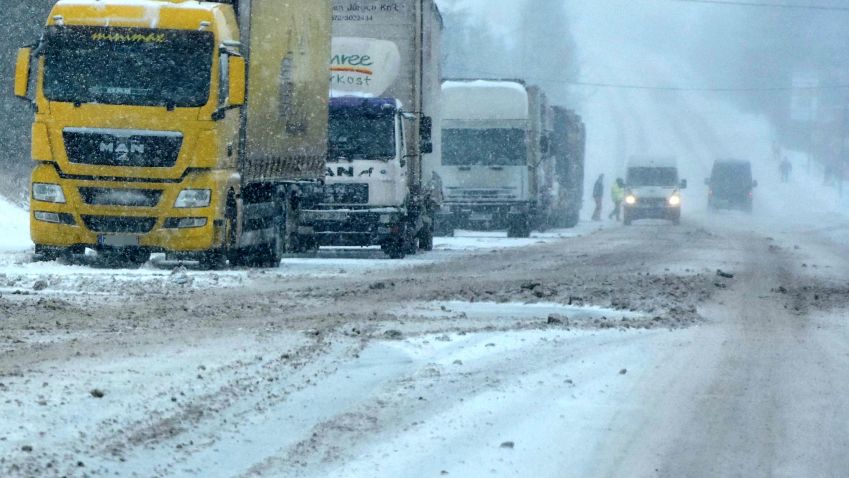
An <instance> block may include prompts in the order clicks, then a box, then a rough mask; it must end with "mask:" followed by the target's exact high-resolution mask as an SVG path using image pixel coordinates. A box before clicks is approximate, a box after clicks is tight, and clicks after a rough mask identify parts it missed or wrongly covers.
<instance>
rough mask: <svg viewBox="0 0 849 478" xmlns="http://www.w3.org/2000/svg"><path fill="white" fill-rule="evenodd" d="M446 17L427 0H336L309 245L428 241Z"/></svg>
mask: <svg viewBox="0 0 849 478" xmlns="http://www.w3.org/2000/svg"><path fill="white" fill-rule="evenodd" d="M441 38H442V18H441V16H440V14H439V10H438V8H437V7H436V4H435V3H434V2H433V0H398V1H394V2H391V3H387V2H385V1H383V0H356V1H351V0H334V2H333V45H332V56H331V61H330V69H331V75H330V90H331V100H330V124H329V142H328V157H327V170H326V178H325V180H326V185H325V189H324V199H323V201H321V203H320V204H319V205H318V207H316V208H313V209H312V210H308V211H306V212H304V214H303V215H302V219H303V226H304V227H302V231H301V232H302V236H301V237H302V238H305V239H306V241H305V242H307V245H306V247H320V246H372V245H380V246H381V247H382V249H383V250H384V252H386V254H387V255H389V256H390V257H392V258H403V257H404V256H405V255H407V254H414V253H415V252H416V250H417V249H418V248H421V249H425V250H430V249H432V248H433V222H434V221H433V216H434V211H435V209H436V207H437V206H438V202H439V194H438V192H439V188H438V187H435V186H433V185H432V184H431V180H432V178H433V177H434V176H433V170H434V166H433V165H434V164H439V156H440V152H439V147H440V139H439V135H440V132H441V128H440V121H439V118H440V112H439V100H440V84H441V68H440V57H441V49H440V45H441Z"/></svg>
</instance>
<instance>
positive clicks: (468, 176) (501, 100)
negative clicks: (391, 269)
mask: <svg viewBox="0 0 849 478" xmlns="http://www.w3.org/2000/svg"><path fill="white" fill-rule="evenodd" d="M542 100H543V95H542V94H541V93H540V92H539V90H537V89H533V88H528V87H526V86H525V85H524V83H522V82H521V81H490V80H461V81H446V82H445V83H443V86H442V110H443V117H442V120H443V123H442V128H443V130H442V163H441V166H440V168H439V171H438V174H439V176H440V178H441V180H442V184H443V196H444V203H443V207H442V209H441V212H440V214H439V217H438V225H439V227H438V229H439V234H447V235H450V234H452V233H453V231H454V229H455V228H462V227H472V228H484V229H507V231H508V235H509V236H511V237H527V236H529V235H530V232H531V228H532V227H533V225H534V224H535V223H536V222H537V218H538V217H539V211H538V205H539V204H538V203H539V187H538V186H539V177H538V172H539V168H540V167H541V166H542V163H543V162H544V160H545V157H546V155H547V154H544V151H543V149H544V146H545V145H544V144H543V141H542V137H543V129H544V126H543V123H542V116H543V115H542V114H541V113H542V112H541V109H542V103H541V102H542Z"/></svg>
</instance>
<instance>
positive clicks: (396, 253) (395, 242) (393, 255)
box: [380, 238, 407, 259]
mask: <svg viewBox="0 0 849 478" xmlns="http://www.w3.org/2000/svg"><path fill="white" fill-rule="evenodd" d="M380 249H381V250H382V251H383V253H384V254H386V255H387V256H389V258H390V259H403V258H404V257H406V256H407V254H406V253H405V251H404V244H403V241H401V240H400V239H397V238H392V239H390V240H389V241H387V242H385V243H384V244H383V245H381V246H380Z"/></svg>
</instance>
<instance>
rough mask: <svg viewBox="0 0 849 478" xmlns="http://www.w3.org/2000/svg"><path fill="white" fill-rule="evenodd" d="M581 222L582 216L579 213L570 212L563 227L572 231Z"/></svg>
mask: <svg viewBox="0 0 849 478" xmlns="http://www.w3.org/2000/svg"><path fill="white" fill-rule="evenodd" d="M580 220H581V215H580V214H579V213H577V212H570V213H568V214H567V215H566V217H565V218H564V220H563V227H565V228H566V229H571V228H573V227H575V226H577V225H578V222H580Z"/></svg>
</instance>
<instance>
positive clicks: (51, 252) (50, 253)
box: [32, 244, 60, 262]
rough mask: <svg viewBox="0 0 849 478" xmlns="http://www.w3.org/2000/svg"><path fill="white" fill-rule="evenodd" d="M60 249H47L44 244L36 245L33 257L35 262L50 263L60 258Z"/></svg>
mask: <svg viewBox="0 0 849 478" xmlns="http://www.w3.org/2000/svg"><path fill="white" fill-rule="evenodd" d="M59 255H60V251H59V249H54V248H52V247H47V246H45V245H42V244H36V245H35V254H34V255H33V257H32V260H33V261H34V262H50V261H55V260H56V259H58V258H59Z"/></svg>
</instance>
